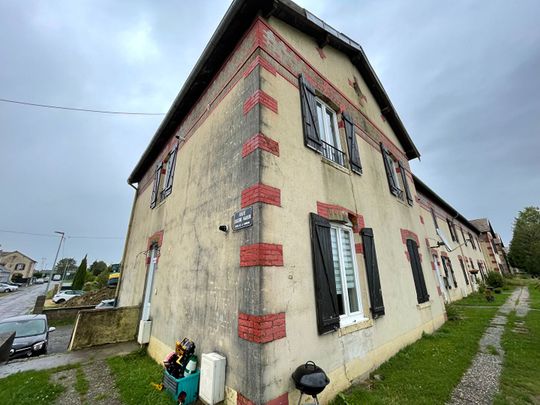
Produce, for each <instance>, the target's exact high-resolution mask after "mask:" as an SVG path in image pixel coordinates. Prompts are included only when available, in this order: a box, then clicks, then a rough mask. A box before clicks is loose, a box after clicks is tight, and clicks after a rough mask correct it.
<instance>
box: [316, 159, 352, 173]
mask: <svg viewBox="0 0 540 405" xmlns="http://www.w3.org/2000/svg"><path fill="white" fill-rule="evenodd" d="M321 162H323V163H324V164H327V165H328V166H332V167H333V168H334V169H338V170H339V171H342V172H343V173H347V174H351V171H350V170H349V169H347V168H346V167H345V166H341V165H340V164H339V163H336V162H334V161H333V160H330V159H328V158H325V157H324V156H321Z"/></svg>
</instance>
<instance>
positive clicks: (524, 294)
mask: <svg viewBox="0 0 540 405" xmlns="http://www.w3.org/2000/svg"><path fill="white" fill-rule="evenodd" d="M528 297H529V290H528V289H527V287H522V288H520V289H516V290H515V291H514V292H513V293H512V295H511V296H510V297H508V299H507V300H506V302H505V303H504V304H503V305H502V306H501V308H500V309H499V312H498V314H497V315H496V316H495V317H494V318H493V319H492V320H491V323H490V326H489V327H488V328H487V329H486V331H485V333H484V335H483V336H482V338H481V339H480V350H479V351H478V353H477V355H476V356H475V358H474V360H473V363H472V365H471V367H469V369H468V370H467V371H466V372H465V374H464V375H463V377H462V379H461V381H460V383H459V384H458V386H457V387H456V388H455V389H454V391H453V393H452V398H451V399H450V401H449V404H450V405H468V404H492V403H493V397H494V396H495V394H496V393H497V391H498V389H499V378H500V376H501V371H502V363H503V358H504V351H503V349H502V347H501V336H502V334H503V332H504V326H505V325H506V322H507V320H508V319H507V316H508V314H509V313H510V312H511V311H513V310H516V313H517V314H518V316H525V315H520V314H526V313H527V311H528V307H529V300H528Z"/></svg>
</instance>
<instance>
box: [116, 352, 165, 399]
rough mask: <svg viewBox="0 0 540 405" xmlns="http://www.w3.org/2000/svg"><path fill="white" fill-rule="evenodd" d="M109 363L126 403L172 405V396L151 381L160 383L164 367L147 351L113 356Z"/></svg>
mask: <svg viewBox="0 0 540 405" xmlns="http://www.w3.org/2000/svg"><path fill="white" fill-rule="evenodd" d="M107 363H108V364H109V367H110V368H111V371H112V373H113V375H114V377H115V379H116V386H117V387H118V389H119V391H120V397H121V399H122V401H123V402H124V403H125V404H126V405H172V404H174V403H175V401H173V399H172V397H171V396H170V395H169V394H167V393H166V392H165V391H163V392H159V391H157V390H156V389H155V388H153V387H152V385H150V383H160V382H161V380H162V377H163V367H161V366H160V365H159V364H157V363H156V362H155V361H154V360H152V359H151V358H150V357H148V356H147V355H146V352H145V351H140V352H137V353H132V354H129V355H127V356H119V357H111V358H110V359H107Z"/></svg>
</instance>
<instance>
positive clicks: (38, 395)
mask: <svg viewBox="0 0 540 405" xmlns="http://www.w3.org/2000/svg"><path fill="white" fill-rule="evenodd" d="M72 367H76V366H64V367H59V368H55V369H51V370H43V371H25V372H22V373H17V374H13V375H10V376H9V377H6V378H2V379H0V405H15V404H17V405H41V404H43V405H46V404H52V403H54V401H55V399H56V398H58V396H60V394H61V393H62V392H63V391H64V387H62V386H61V385H60V384H54V383H52V382H51V381H50V376H51V375H52V374H54V373H56V372H58V371H61V370H66V369H69V368H72Z"/></svg>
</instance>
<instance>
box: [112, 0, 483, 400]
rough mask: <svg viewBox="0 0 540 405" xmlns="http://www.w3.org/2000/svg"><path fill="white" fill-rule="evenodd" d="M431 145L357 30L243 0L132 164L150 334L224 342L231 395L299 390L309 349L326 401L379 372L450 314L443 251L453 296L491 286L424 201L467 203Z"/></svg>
mask: <svg viewBox="0 0 540 405" xmlns="http://www.w3.org/2000/svg"><path fill="white" fill-rule="evenodd" d="M419 156H420V154H419V152H418V150H417V148H416V147H415V145H414V143H413V141H412V140H411V138H410V136H409V135H408V133H407V130H406V129H405V127H404V125H403V123H402V122H401V120H400V118H399V116H398V114H397V112H396V111H395V109H394V107H393V105H392V103H391V102H390V99H389V97H388V95H387V93H386V92H385V90H384V88H383V87H382V85H381V83H380V81H379V80H378V78H377V76H376V74H375V72H374V71H373V69H372V67H371V65H370V63H369V61H368V60H367V58H366V55H365V54H364V52H363V50H362V48H361V47H360V46H359V45H358V44H357V43H356V42H354V41H353V40H351V39H350V38H348V37H347V36H345V35H344V34H341V33H339V32H337V31H336V30H334V29H333V28H332V27H330V26H328V25H327V24H326V23H324V22H323V21H321V20H320V19H318V18H317V17H315V16H314V15H312V14H311V13H309V12H308V11H307V10H305V9H302V8H300V7H299V6H297V5H296V4H294V3H292V2H290V1H287V0H276V1H270V0H265V1H258V2H254V1H247V0H236V1H234V2H233V3H232V5H231V6H230V8H229V10H228V11H227V13H226V15H225V17H224V18H223V20H222V21H221V23H220V24H219V26H218V28H217V31H216V32H215V33H214V35H213V37H212V38H211V40H210V42H209V44H208V46H207V47H206V48H205V50H204V52H203V54H202V56H201V57H200V59H199V61H198V62H197V64H196V65H195V67H194V69H193V71H192V73H191V74H190V76H189V77H188V79H187V81H186V83H185V84H184V86H183V87H182V89H181V91H180V93H179V94H178V96H177V98H176V99H175V101H174V103H173V105H172V107H171V109H170V110H169V112H168V113H167V115H166V117H165V119H164V120H163V122H162V123H161V125H160V127H159V128H158V130H157V132H156V133H155V135H154V136H153V138H152V139H151V141H150V144H149V145H148V147H147V149H146V150H145V152H144V153H143V155H142V156H141V158H140V160H139V162H138V163H137V165H136V167H135V168H134V170H133V172H132V173H131V175H130V177H129V179H128V182H129V184H131V185H133V186H134V187H135V189H136V192H135V198H134V202H133V208H132V212H131V218H130V221H129V229H128V235H127V240H126V246H125V251H124V255H123V260H122V276H121V279H120V282H119V285H118V302H119V305H120V306H132V305H142V314H141V320H140V324H139V334H138V340H139V342H140V343H148V353H149V354H150V355H151V356H152V357H153V358H155V359H156V360H157V361H161V360H162V359H163V358H164V357H165V355H166V354H167V353H169V352H170V351H171V350H172V349H173V347H174V343H175V340H176V339H178V338H183V337H184V336H187V337H189V338H190V339H192V340H193V341H194V342H195V343H196V345H197V350H198V352H202V353H204V352H210V351H217V352H220V353H221V354H223V355H225V356H226V357H227V370H226V381H225V382H226V393H227V397H226V401H227V403H238V404H266V403H272V404H286V403H288V402H289V401H291V402H292V403H294V402H295V401H298V397H299V392H298V391H296V390H295V388H294V385H293V383H292V380H291V378H290V376H291V373H292V372H293V371H294V369H295V368H296V367H297V366H299V365H300V364H303V363H305V362H306V361H308V360H312V361H314V362H315V363H317V364H318V365H320V366H321V367H322V368H323V369H324V370H325V371H326V372H327V373H328V374H329V376H330V379H331V381H332V383H331V385H330V386H329V387H328V388H327V389H326V390H325V391H324V392H323V395H322V400H323V401H328V400H330V399H331V398H333V397H334V396H335V395H336V393H338V392H339V391H341V390H343V389H345V388H347V387H348V386H349V385H350V384H351V381H353V380H355V379H359V378H363V377H365V376H367V375H368V374H369V372H370V371H372V370H373V369H374V368H376V367H377V366H379V365H380V364H381V363H383V362H384V361H385V360H387V359H388V358H390V357H391V356H392V355H393V354H395V353H396V352H397V351H398V350H400V349H401V348H403V347H404V346H406V345H408V344H410V343H412V342H414V341H415V340H416V339H418V338H419V337H420V336H421V335H422V334H423V333H424V332H427V333H430V332H433V331H434V330H435V329H437V328H438V327H439V326H440V325H442V324H443V323H444V321H445V308H444V300H443V297H441V296H439V289H440V281H439V278H438V277H439V275H440V274H442V273H437V272H436V271H434V270H432V257H433V256H432V255H433V254H436V255H437V257H438V258H442V257H451V260H452V266H453V267H452V268H453V270H454V274H455V275H456V279H453V280H452V286H453V288H455V284H454V281H455V280H457V282H458V286H459V288H458V292H457V293H456V294H453V293H452V297H451V299H457V298H458V296H464V295H466V294H467V293H469V292H470V291H472V290H473V289H474V286H473V285H472V282H471V279H472V278H469V276H468V274H471V273H472V272H471V270H472V267H470V264H465V266H466V267H465V270H464V271H463V272H462V271H461V270H460V268H459V266H460V265H459V264H458V263H459V255H461V256H462V257H463V258H464V260H465V258H466V259H473V266H474V267H475V268H476V269H478V264H477V263H474V261H475V260H476V261H477V262H478V261H481V256H480V254H479V253H478V252H476V251H474V250H471V249H472V248H468V247H467V248H461V247H460V248H459V250H457V251H456V252H455V253H452V255H450V254H448V256H445V255H444V254H443V249H437V248H434V249H432V248H431V242H433V244H434V245H435V244H437V241H440V240H441V238H440V236H438V235H437V234H436V231H435V229H434V227H433V225H432V224H428V223H427V220H428V218H429V215H428V214H427V213H426V208H425V207H426V206H427V207H434V210H436V215H438V218H439V219H440V221H441V222H442V223H444V224H446V219H447V218H450V217H451V218H452V219H453V218H454V217H455V214H456V213H457V212H456V211H455V210H454V209H453V208H452V207H450V206H449V205H448V204H446V203H444V202H443V201H442V200H441V199H440V198H438V197H436V195H435V193H433V192H432V191H431V190H429V189H428V188H427V187H426V186H425V185H423V184H422V185H421V186H420V187H419V186H418V184H419V182H418V181H415V180H414V178H413V175H412V173H411V170H410V166H409V160H411V159H415V158H418V157H419ZM419 188H421V189H422V192H423V194H422V196H421V195H420V194H419V190H418V189H419ZM421 217H424V218H425V219H426V221H421V220H420V218H421ZM426 217H427V218H426ZM452 224H454V225H455V226H456V227H459V228H461V229H463V231H464V232H467V235H468V233H469V232H470V233H471V236H470V238H469V239H470V240H471V243H472V240H474V242H475V243H476V244H478V242H477V237H478V232H477V231H476V228H475V227H474V226H473V225H471V224H470V223H469V222H468V221H467V220H466V219H465V218H463V217H462V216H458V217H457V218H455V220H453V221H452ZM454 225H452V226H454ZM445 233H446V230H445ZM437 237H438V239H437ZM426 238H428V240H429V241H430V244H429V245H428V244H426ZM460 238H461V239H464V240H463V242H464V241H465V239H466V238H464V237H463V236H461V235H460ZM461 239H460V240H461ZM469 239H467V240H469ZM459 243H461V242H459ZM459 243H458V242H455V245H458V244H459ZM453 246H454V245H453ZM434 252H435V253H434ZM456 253H457V256H456ZM467 272H468V274H467ZM449 277H450V276H449ZM467 279H469V283H470V284H469V285H468V286H467V284H466V280H467ZM441 294H442V291H441Z"/></svg>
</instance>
